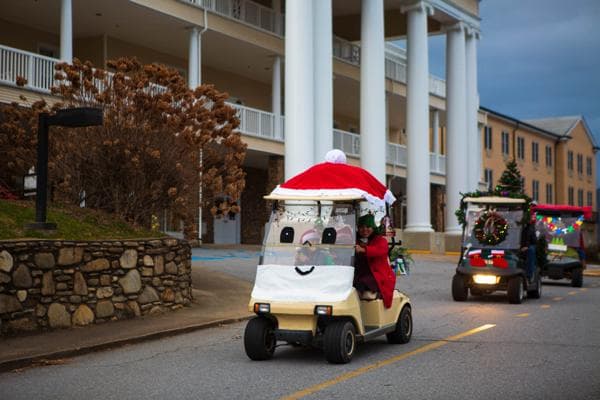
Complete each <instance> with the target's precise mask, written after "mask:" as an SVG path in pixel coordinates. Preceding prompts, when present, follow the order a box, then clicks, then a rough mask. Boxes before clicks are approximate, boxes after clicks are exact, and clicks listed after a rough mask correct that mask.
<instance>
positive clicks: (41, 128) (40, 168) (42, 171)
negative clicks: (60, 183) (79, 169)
mask: <svg viewBox="0 0 600 400" xmlns="http://www.w3.org/2000/svg"><path fill="white" fill-rule="evenodd" d="M52 125H54V126H65V127H72V128H77V127H85V126H96V125H102V109H100V108H91V107H78V108H65V109H62V110H58V111H57V112H56V114H54V115H50V114H48V113H41V114H40V115H39V119H38V136H37V137H38V143H37V185H36V186H37V188H36V192H37V194H36V197H35V222H33V223H29V224H27V225H26V228H28V229H35V230H54V229H56V224H55V223H53V222H46V205H47V200H48V190H47V185H48V131H49V129H50V127H51V126H52Z"/></svg>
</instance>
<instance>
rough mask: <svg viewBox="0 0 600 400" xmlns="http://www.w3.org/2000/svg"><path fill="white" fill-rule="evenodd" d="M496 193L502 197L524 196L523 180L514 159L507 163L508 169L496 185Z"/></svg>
mask: <svg viewBox="0 0 600 400" xmlns="http://www.w3.org/2000/svg"><path fill="white" fill-rule="evenodd" d="M496 192H498V193H500V194H502V195H505V194H523V178H522V177H521V172H519V168H517V163H516V162H515V160H514V159H513V160H511V161H509V162H507V163H506V169H505V170H504V172H503V173H502V176H501V177H500V180H499V181H498V184H497V185H496Z"/></svg>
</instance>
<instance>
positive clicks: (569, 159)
mask: <svg viewBox="0 0 600 400" xmlns="http://www.w3.org/2000/svg"><path fill="white" fill-rule="evenodd" d="M567 168H568V169H569V171H573V152H572V151H570V150H569V151H568V152H567Z"/></svg>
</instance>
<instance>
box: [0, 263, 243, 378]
mask: <svg viewBox="0 0 600 400" xmlns="http://www.w3.org/2000/svg"><path fill="white" fill-rule="evenodd" d="M194 275H200V276H199V277H198V276H194V279H193V295H194V300H193V303H192V306H191V307H187V308H184V309H181V310H178V311H174V312H168V313H165V314H162V315H156V316H144V317H141V318H137V319H131V320H122V321H114V322H109V323H105V324H101V325H91V326H86V327H82V328H73V329H68V330H64V329H63V330H55V331H48V332H42V333H36V334H31V335H27V336H21V337H7V338H0V372H6V371H9V370H13V369H16V368H23V367H26V366H30V365H44V364H50V363H52V361H50V360H55V361H54V362H56V360H57V359H61V358H68V357H72V356H76V355H81V354H83V353H89V352H92V351H97V350H102V349H107V348H110V347H116V346H121V345H124V344H131V343H136V342H141V341H145V340H149V339H157V338H160V337H165V336H169V335H175V334H180V333H185V332H191V331H194V330H197V329H202V328H207V327H211V326H216V325H220V324H225V323H231V322H236V321H240V320H244V319H246V318H248V317H250V316H251V313H249V312H248V311H247V306H248V300H249V299H250V292H251V291H252V284H251V283H250V282H247V281H243V280H240V279H237V278H235V277H233V276H231V275H229V274H225V273H221V272H215V271H208V270H204V269H202V271H201V274H194ZM197 277H198V279H196V278H197Z"/></svg>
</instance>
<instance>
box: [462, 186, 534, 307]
mask: <svg viewBox="0 0 600 400" xmlns="http://www.w3.org/2000/svg"><path fill="white" fill-rule="evenodd" d="M529 204H530V202H529V199H528V198H527V196H514V197H509V196H499V195H495V194H494V195H486V194H481V195H474V194H472V195H471V196H468V195H467V196H466V197H464V198H463V199H462V201H461V208H460V210H459V212H458V213H457V216H458V217H459V221H460V222H461V223H462V224H463V236H462V246H461V258H460V260H459V262H458V266H457V268H456V274H455V275H454V277H453V279H452V297H453V299H454V300H455V301H465V300H467V298H468V295H469V291H470V292H471V295H473V296H481V295H484V294H489V293H492V292H495V291H498V290H501V291H506V292H507V295H508V300H509V302H510V303H513V304H519V303H521V302H522V301H523V299H524V298H525V294H526V293H527V295H528V297H531V298H539V297H540V296H541V293H542V285H541V279H540V273H539V272H540V271H539V267H537V266H536V269H535V272H534V274H533V277H532V279H531V281H529V280H528V279H526V271H525V255H524V253H523V252H522V251H521V234H522V231H523V228H524V226H525V225H527V224H529V223H530V216H529Z"/></svg>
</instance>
